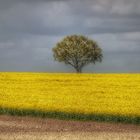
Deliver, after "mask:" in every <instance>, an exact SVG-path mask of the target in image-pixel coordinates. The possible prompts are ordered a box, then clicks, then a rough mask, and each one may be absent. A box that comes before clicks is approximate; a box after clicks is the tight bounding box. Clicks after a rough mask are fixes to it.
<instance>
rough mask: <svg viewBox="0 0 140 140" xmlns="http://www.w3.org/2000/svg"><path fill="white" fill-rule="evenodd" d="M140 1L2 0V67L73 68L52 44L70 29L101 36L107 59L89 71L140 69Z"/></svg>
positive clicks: (14, 68)
mask: <svg viewBox="0 0 140 140" xmlns="http://www.w3.org/2000/svg"><path fill="white" fill-rule="evenodd" d="M139 7H140V1H139V0H86V1H85V0H0V70H1V71H73V69H72V68H70V67H67V66H65V65H63V64H59V63H57V62H54V60H53V57H52V51H51V49H52V47H53V46H55V44H56V43H57V42H58V41H59V40H60V39H62V38H63V37H64V36H66V35H69V34H84V35H87V36H89V37H91V38H92V39H95V40H97V41H98V43H99V45H100V46H101V47H102V49H103V52H104V60H103V63H102V64H97V65H96V66H93V67H92V66H91V65H90V66H88V67H87V68H85V71H96V72H117V71H118V72H136V71H137V72H138V71H140V66H139V62H140V61H139V60H140V59H139V56H140V8H139Z"/></svg>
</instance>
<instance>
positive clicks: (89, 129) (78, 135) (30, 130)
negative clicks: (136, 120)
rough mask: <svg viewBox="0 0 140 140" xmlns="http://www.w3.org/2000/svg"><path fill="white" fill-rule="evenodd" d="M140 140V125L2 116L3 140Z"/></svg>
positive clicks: (0, 127)
mask: <svg viewBox="0 0 140 140" xmlns="http://www.w3.org/2000/svg"><path fill="white" fill-rule="evenodd" d="M93 138H94V139H95V140H96V139H97V140H98V139H99V140H100V139H101V140H102V139H108V140H110V139H112V140H119V139H121V140H129V139H130V140H131V139H132V140H134V139H136V140H140V125H132V124H121V123H101V122H92V121H88V122H82V121H71V120H70V121H66V120H57V119H47V118H46V119H42V118H35V117H33V118H32V117H17V116H6V115H0V140H6V139H8V140H16V139H21V140H22V139H33V140H36V139H39V140H41V139H47V140H56V139H57V140H63V139H64V140H70V139H71V140H93Z"/></svg>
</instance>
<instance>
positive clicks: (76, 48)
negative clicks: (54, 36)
mask: <svg viewBox="0 0 140 140" xmlns="http://www.w3.org/2000/svg"><path fill="white" fill-rule="evenodd" d="M53 53H54V58H55V60H57V61H59V62H64V63H65V64H69V65H71V66H72V67H74V68H75V70H76V72H78V73H80V72H82V68H83V67H84V66H86V65H88V64H90V63H93V64H95V63H96V62H101V61H102V57H103V55H102V49H101V48H100V47H99V46H98V44H97V42H96V41H94V40H92V39H89V38H88V37H85V36H83V35H71V36H67V37H65V38H64V39H63V40H61V41H60V42H58V43H57V44H56V46H55V47H54V48H53Z"/></svg>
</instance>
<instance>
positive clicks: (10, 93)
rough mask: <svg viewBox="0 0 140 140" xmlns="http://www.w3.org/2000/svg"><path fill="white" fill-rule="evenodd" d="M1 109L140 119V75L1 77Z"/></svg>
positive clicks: (19, 75) (10, 74) (27, 74)
mask: <svg viewBox="0 0 140 140" xmlns="http://www.w3.org/2000/svg"><path fill="white" fill-rule="evenodd" d="M0 107H1V108H2V107H3V108H17V109H35V110H41V111H61V112H72V113H85V114H88V113H93V114H94V113H95V114H96V113H97V114H100V113H101V114H114V115H128V116H131V115H132V116H134V115H136V116H140V74H48V73H8V72H7V73H0Z"/></svg>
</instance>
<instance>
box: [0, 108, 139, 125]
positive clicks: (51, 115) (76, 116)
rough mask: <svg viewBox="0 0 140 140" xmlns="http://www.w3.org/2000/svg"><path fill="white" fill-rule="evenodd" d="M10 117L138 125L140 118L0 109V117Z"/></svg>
mask: <svg viewBox="0 0 140 140" xmlns="http://www.w3.org/2000/svg"><path fill="white" fill-rule="evenodd" d="M2 114H6V115H12V116H15V115H17V116H33V117H42V118H55V119H56V118H57V119H62V120H81V121H99V122H104V121H105V122H122V123H131V124H140V116H124V115H123V116H122V115H113V114H84V113H72V112H71V113H68V112H58V111H47V112H45V111H40V110H31V109H20V110H19V109H13V108H0V115H2Z"/></svg>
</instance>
